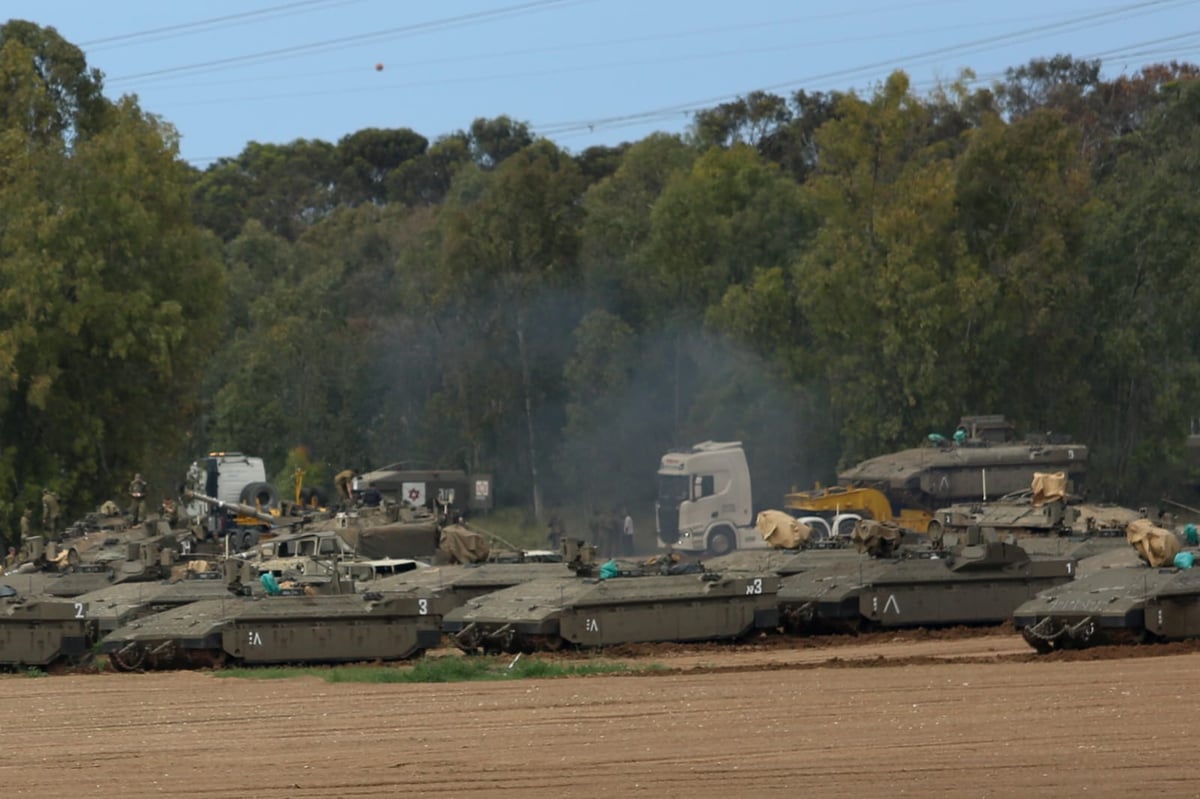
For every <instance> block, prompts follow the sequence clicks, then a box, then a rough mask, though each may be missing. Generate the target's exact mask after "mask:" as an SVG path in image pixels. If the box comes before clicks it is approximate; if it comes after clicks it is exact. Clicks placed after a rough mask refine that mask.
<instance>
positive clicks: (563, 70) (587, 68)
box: [160, 22, 999, 107]
mask: <svg viewBox="0 0 1200 799" xmlns="http://www.w3.org/2000/svg"><path fill="white" fill-rule="evenodd" d="M996 24H999V23H998V22H977V23H969V24H965V25H954V26H945V27H941V28H923V29H918V30H907V31H893V32H891V33H887V34H879V35H874V36H861V37H848V38H846V39H841V40H829V39H825V40H822V41H821V42H790V43H788V44H786V45H779V46H776V47H753V48H746V49H737V50H719V51H710V52H704V53H688V54H683V55H674V56H664V57H662V58H647V59H640V60H633V59H622V60H620V61H608V62H602V63H595V64H583V65H579V66H574V67H555V68H553V69H538V70H530V71H524V72H508V73H488V74H485V75H479V74H473V75H466V76H461V77H447V78H431V79H427V80H414V81H407V82H402V83H386V84H381V85H374V86H362V87H356V88H338V89H321V90H307V91H302V92H289V93H279V94H263V95H252V96H242V97H218V98H212V99H207V100H189V101H184V102H181V103H176V104H175V107H186V106H197V105H230V104H234V103H258V102H264V101H269V100H297V99H307V98H312V97H323V96H342V95H348V94H363V93H371V94H376V93H378V92H380V91H386V90H391V89H414V88H421V87H428V86H447V85H454V84H462V83H468V84H475V83H480V82H482V81H517V80H526V79H529V78H541V77H545V76H547V75H569V74H578V73H581V72H596V71H602V70H612V69H619V68H629V67H644V66H654V65H660V64H679V63H685V62H689V61H701V60H713V59H721V58H735V57H742V56H747V55H761V54H764V53H779V52H789V51H792V50H795V49H797V48H801V47H809V46H812V45H813V44H817V43H821V44H849V43H852V42H864V41H878V40H880V39H893V38H904V37H910V36H915V35H922V34H929V33H944V32H949V31H957V30H963V29H964V28H977V27H982V26H992V25H996ZM396 66H397V67H398V68H400V69H403V68H404V66H405V65H404V64H398V65H396ZM356 71H357V72H360V73H361V72H363V69H362V68H359V69H358V70H356ZM160 88H166V87H160Z"/></svg>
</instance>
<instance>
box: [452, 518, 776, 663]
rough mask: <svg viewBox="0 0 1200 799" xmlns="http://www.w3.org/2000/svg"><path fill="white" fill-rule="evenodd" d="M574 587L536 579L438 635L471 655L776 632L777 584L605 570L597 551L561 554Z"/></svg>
mask: <svg viewBox="0 0 1200 799" xmlns="http://www.w3.org/2000/svg"><path fill="white" fill-rule="evenodd" d="M565 546H566V547H567V548H568V550H571V549H572V548H573V549H574V551H573V552H569V557H568V565H569V566H570V567H571V568H572V569H573V570H574V571H575V574H576V576H575V577H574V578H572V579H561V578H550V579H537V580H531V581H529V582H525V583H522V584H520V585H515V586H513V587H511V588H506V589H503V590H500V591H495V592H493V593H489V594H486V595H483V596H479V597H476V598H474V599H471V600H468V601H467V602H466V604H465V605H463V606H461V607H459V608H456V609H454V610H451V611H449V612H448V613H446V614H445V615H444V616H443V619H442V629H443V631H444V632H446V633H448V634H450V635H452V636H453V638H454V643H455V644H456V645H457V646H458V647H459V648H460V649H462V650H463V651H464V652H467V653H476V652H480V651H483V652H527V651H535V650H556V649H560V648H562V647H563V646H564V645H566V644H570V645H573V646H579V647H600V646H611V645H614V644H625V643H643V642H654V641H680V642H683V641H706V640H722V639H724V640H734V639H737V638H740V637H742V636H744V635H745V634H747V633H749V632H750V631H751V630H755V629H762V628H774V627H775V626H776V625H777V623H778V614H777V611H776V606H775V593H776V591H777V590H778V588H779V578H778V577H776V576H775V575H773V574H769V573H768V574H759V575H750V574H736V575H734V574H729V575H726V574H719V573H715V572H710V571H705V570H704V569H703V567H701V566H700V565H699V564H684V563H680V562H678V560H677V559H676V558H672V557H670V556H663V557H661V558H657V559H654V560H653V561H652V562H647V563H640V564H630V563H625V564H619V563H618V562H616V561H609V562H608V563H606V564H604V565H603V566H597V565H596V564H595V562H594V553H595V548H594V547H584V546H583V545H582V543H581V542H578V541H569V542H567V543H566V544H565Z"/></svg>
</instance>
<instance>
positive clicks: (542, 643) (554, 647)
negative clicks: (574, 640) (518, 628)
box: [517, 635, 564, 654]
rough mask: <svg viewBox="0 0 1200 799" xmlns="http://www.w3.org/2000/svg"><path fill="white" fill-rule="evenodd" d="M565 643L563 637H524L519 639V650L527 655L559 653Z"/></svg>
mask: <svg viewBox="0 0 1200 799" xmlns="http://www.w3.org/2000/svg"><path fill="white" fill-rule="evenodd" d="M563 643H564V642H563V639H562V636H561V635H522V636H520V638H519V646H518V647H517V649H519V650H520V651H521V652H524V653H526V654H530V653H533V652H558V651H559V650H560V649H562V648H563Z"/></svg>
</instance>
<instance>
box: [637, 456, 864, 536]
mask: <svg viewBox="0 0 1200 799" xmlns="http://www.w3.org/2000/svg"><path fill="white" fill-rule="evenodd" d="M757 515H758V509H756V508H755V507H754V503H753V496H752V492H751V483H750V469H749V467H748V466H747V465H746V453H745V451H744V450H743V449H742V442H740V441H703V442H701V443H699V444H696V445H694V446H691V447H687V448H685V449H676V450H672V451H670V452H668V453H666V454H665V455H663V456H662V460H661V461H660V463H659V468H658V499H657V501H656V503H655V530H656V532H657V533H658V543H659V546H660V547H669V548H672V549H677V550H683V551H691V552H708V553H710V554H712V555H724V554H726V553H728V552H731V551H733V550H734V549H755V548H757V549H762V548H767V547H769V546H770V544H768V543H767V542H766V541H765V540H763V537H762V534H761V533H760V532H759V530H758V528H757V527H755V526H754V522H755V519H756V518H757ZM795 515H797V516H798V517H799V520H800V521H801V522H803V523H804V524H807V525H808V526H809V527H810V528H812V530H813V535H814V537H815V538H817V539H823V538H829V537H831V536H837V535H849V534H850V531H851V529H852V528H853V526H854V524H855V523H856V522H857V521H858V520H859V519H860V518H861V517H860V516H858V515H856V514H854V513H841V514H834V515H832V516H830V517H829V518H822V517H819V516H814V515H811V514H810V515H807V516H804V515H800V514H795Z"/></svg>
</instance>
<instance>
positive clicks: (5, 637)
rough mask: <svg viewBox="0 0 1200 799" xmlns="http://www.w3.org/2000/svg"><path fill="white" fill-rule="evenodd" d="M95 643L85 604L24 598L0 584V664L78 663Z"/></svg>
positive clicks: (93, 627) (94, 625)
mask: <svg viewBox="0 0 1200 799" xmlns="http://www.w3.org/2000/svg"><path fill="white" fill-rule="evenodd" d="M95 640H96V624H95V622H93V621H92V620H91V619H90V618H89V617H88V605H87V603H86V602H81V601H75V600H66V599H52V598H48V597H27V596H24V595H22V594H19V593H18V592H17V591H16V590H15V589H13V588H12V586H9V585H6V584H4V585H0V665H3V666H8V667H17V666H50V665H53V664H56V663H60V662H79V661H82V660H84V659H85V658H86V657H87V656H88V655H89V654H90V652H91V648H92V644H93V643H94V642H95Z"/></svg>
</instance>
